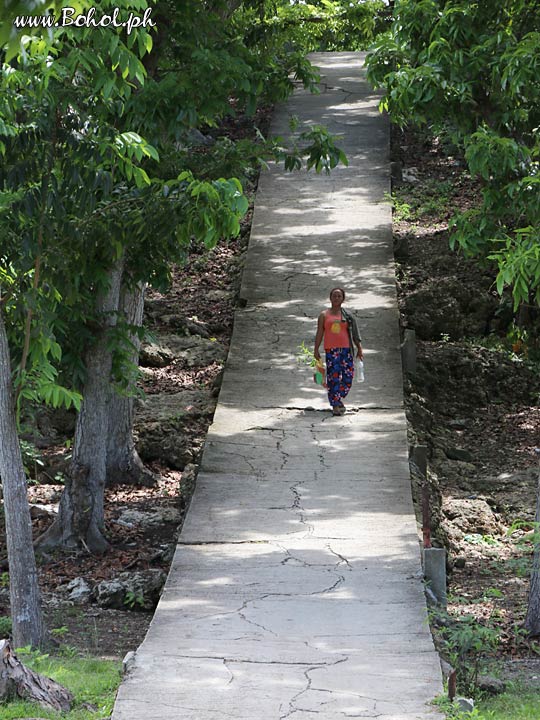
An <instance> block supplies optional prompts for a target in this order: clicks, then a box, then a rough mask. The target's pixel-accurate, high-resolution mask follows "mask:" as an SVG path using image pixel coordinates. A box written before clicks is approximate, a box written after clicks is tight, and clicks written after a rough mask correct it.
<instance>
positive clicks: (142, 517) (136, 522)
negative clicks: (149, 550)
mask: <svg viewBox="0 0 540 720" xmlns="http://www.w3.org/2000/svg"><path fill="white" fill-rule="evenodd" d="M180 520H181V513H180V510H178V509H177V508H175V507H163V508H158V509H156V510H153V511H152V512H142V511H141V510H124V511H123V512H122V513H121V514H120V516H119V517H118V519H117V521H116V522H117V523H119V524H120V525H125V526H126V527H136V526H139V527H140V528H141V530H151V529H152V528H156V527H159V526H160V525H163V524H165V523H171V524H175V525H178V524H179V523H180Z"/></svg>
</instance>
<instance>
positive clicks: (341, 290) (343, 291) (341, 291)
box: [329, 287, 345, 300]
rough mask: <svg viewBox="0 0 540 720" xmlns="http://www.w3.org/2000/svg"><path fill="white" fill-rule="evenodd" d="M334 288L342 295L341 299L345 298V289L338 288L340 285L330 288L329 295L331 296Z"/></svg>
mask: <svg viewBox="0 0 540 720" xmlns="http://www.w3.org/2000/svg"><path fill="white" fill-rule="evenodd" d="M335 290H339V292H340V293H341V294H342V295H343V299H344V300H345V290H344V289H343V288H340V287H337V288H332V289H331V290H330V295H329V297H332V293H333V292H334V291H335Z"/></svg>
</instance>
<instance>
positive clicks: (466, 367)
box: [392, 129, 540, 685]
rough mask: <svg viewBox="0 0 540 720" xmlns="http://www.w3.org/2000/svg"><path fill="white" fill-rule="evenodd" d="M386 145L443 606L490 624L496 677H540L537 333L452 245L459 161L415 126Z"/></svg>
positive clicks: (470, 188)
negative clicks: (534, 564)
mask: <svg viewBox="0 0 540 720" xmlns="http://www.w3.org/2000/svg"><path fill="white" fill-rule="evenodd" d="M392 147H393V158H392V159H393V160H394V162H395V163H397V166H394V171H395V173H396V182H395V183H394V241H395V252H396V267H397V273H396V275H397V280H398V296H399V307H400V316H401V325H402V327H403V328H404V329H405V328H408V329H413V330H415V332H416V338H417V369H416V372H414V373H410V374H409V375H408V376H407V378H406V381H405V393H406V405H407V416H408V420H409V433H410V441H411V444H415V443H416V444H421V445H426V446H427V448H428V456H429V484H430V489H431V498H430V499H431V516H432V517H431V520H432V526H433V536H434V539H435V543H436V544H440V545H444V546H445V547H446V548H447V550H448V591H449V605H448V610H449V612H450V614H451V615H452V616H453V617H454V618H456V619H458V620H461V621H464V620H466V619H467V617H474V618H475V619H476V620H477V622H478V623H480V624H481V625H482V626H483V627H485V628H489V629H492V630H493V632H494V635H495V636H496V637H497V638H498V642H496V649H495V650H494V651H492V652H490V653H487V654H488V655H490V659H493V660H496V661H497V662H496V665H498V666H499V671H500V672H502V673H503V674H504V673H505V674H507V675H509V676H511V677H515V676H516V674H517V675H519V674H521V675H524V676H525V678H526V679H527V678H528V679H529V680H530V681H531V682H532V683H533V684H535V685H538V678H539V677H540V641H539V639H538V638H529V637H527V634H526V633H525V632H524V630H523V621H524V618H525V614H526V609H527V600H528V592H529V575H530V569H531V555H532V543H531V536H532V533H531V531H532V529H533V528H532V525H531V522H532V521H533V520H534V514H535V505H536V494H537V487H538V481H539V457H538V455H537V454H536V453H535V449H536V448H537V447H538V446H540V407H539V404H540V403H539V400H540V382H539V373H538V369H539V366H540V365H539V363H540V352H539V345H538V339H537V338H535V337H534V332H532V333H531V332H530V333H529V337H528V342H522V341H520V338H519V337H517V333H516V331H515V330H514V331H512V322H513V320H515V319H516V318H514V316H513V312H512V304H511V300H510V298H509V297H506V296H505V297H503V298H502V300H501V299H500V298H499V297H498V295H497V293H496V290H495V287H494V279H495V274H496V273H495V269H494V268H493V267H490V265H489V264H480V263H479V262H476V261H475V260H473V259H467V258H465V257H464V256H463V254H462V253H459V252H455V251H453V250H451V249H450V247H449V237H450V236H449V229H448V221H449V219H450V217H451V216H452V214H453V213H454V212H455V211H463V210H465V209H467V208H470V207H473V206H474V204H475V202H476V199H477V197H478V193H479V192H480V188H479V187H478V186H477V184H476V183H474V182H473V181H472V180H471V179H470V177H468V175H467V173H466V171H465V167H464V164H463V162H462V161H460V159H459V158H456V157H453V156H451V155H450V154H449V150H448V149H445V148H444V147H442V146H441V145H440V144H439V143H437V142H436V141H435V142H433V141H431V140H427V139H425V138H423V137H422V136H421V135H420V134H415V133H412V132H401V131H398V130H397V129H396V130H395V131H394V133H393V142H392ZM400 173H402V176H403V178H404V179H405V181H403V180H402V181H400V180H399V174H400ZM532 312H533V314H534V311H532ZM532 320H533V326H534V322H536V324H537V321H538V318H537V317H536V319H535V318H534V317H533V319H532ZM537 327H538V324H537ZM529 329H530V328H529ZM415 490H416V495H417V499H418V500H419V489H418V487H415ZM417 505H418V506H419V503H417ZM419 515H420V513H419ZM504 668H506V670H505V669H504Z"/></svg>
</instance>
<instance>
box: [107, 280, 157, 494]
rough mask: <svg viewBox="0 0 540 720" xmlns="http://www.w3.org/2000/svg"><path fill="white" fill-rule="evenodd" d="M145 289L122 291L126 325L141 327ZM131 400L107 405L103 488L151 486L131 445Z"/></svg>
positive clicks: (116, 398) (136, 345)
mask: <svg viewBox="0 0 540 720" xmlns="http://www.w3.org/2000/svg"><path fill="white" fill-rule="evenodd" d="M144 292H145V285H144V284H142V283H139V284H138V285H137V286H136V287H135V288H130V289H128V288H126V287H124V288H123V289H122V293H121V297H120V312H121V313H122V314H123V315H124V319H125V321H126V322H127V323H128V324H129V325H134V326H137V327H141V326H142V318H143V309H144ZM130 341H131V343H132V345H133V351H132V353H131V357H130V358H129V360H130V362H132V363H133V364H134V365H136V364H137V363H138V361H139V351H140V348H141V339H140V337H139V336H138V335H136V334H132V335H131V336H130ZM133 414H134V410H133V396H131V397H125V396H123V395H119V394H118V393H113V394H112V396H111V399H110V403H109V412H108V417H109V435H108V445H107V485H115V484H122V483H130V484H134V485H155V483H156V478H155V476H154V474H153V473H151V472H150V470H148V469H147V468H145V467H144V465H143V462H142V460H141V458H140V457H139V454H138V453H137V450H136V449H135V443H134V441H133Z"/></svg>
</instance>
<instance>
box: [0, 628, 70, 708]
mask: <svg viewBox="0 0 540 720" xmlns="http://www.w3.org/2000/svg"><path fill="white" fill-rule="evenodd" d="M11 698H20V699H22V700H29V701H30V702H37V703H39V704H40V705H42V706H43V707H46V708H51V709H52V710H58V711H59V712H67V711H69V710H71V703H72V702H73V695H72V694H71V693H70V691H69V690H67V689H66V688H65V687H62V685H59V684H58V683H57V682H55V681H54V680H51V679H50V678H48V677H45V676H44V675H38V673H36V672H34V671H33V670H30V668H27V667H25V666H24V665H23V664H22V662H21V661H20V660H19V659H18V658H17V656H16V655H15V653H14V652H13V650H12V648H11V645H10V643H9V642H8V641H7V640H1V641H0V700H9V699H11Z"/></svg>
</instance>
